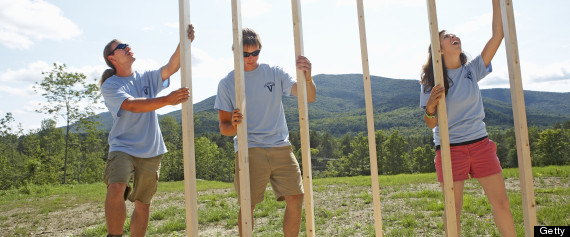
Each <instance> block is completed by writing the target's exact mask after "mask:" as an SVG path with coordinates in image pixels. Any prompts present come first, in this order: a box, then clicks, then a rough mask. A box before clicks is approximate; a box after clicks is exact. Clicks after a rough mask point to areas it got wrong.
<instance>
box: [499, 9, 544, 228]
mask: <svg viewBox="0 0 570 237" xmlns="http://www.w3.org/2000/svg"><path fill="white" fill-rule="evenodd" d="M500 2H501V17H502V21H503V32H504V35H505V49H506V51H507V52H506V53H507V63H508V68H509V81H510V86H511V100H512V106H513V118H514V122H515V124H514V126H515V137H516V143H517V157H518V164H519V179H520V188H521V195H522V206H523V215H524V229H525V236H534V226H536V225H537V220H536V202H535V199H534V185H533V180H532V179H533V177H532V163H531V157H530V144H529V138H528V125H527V120H526V109H525V104H524V94H523V88H522V76H521V66H520V61H519V50H518V43H517V33H516V29H515V17H514V13H513V4H512V1H511V0H501V1H500Z"/></svg>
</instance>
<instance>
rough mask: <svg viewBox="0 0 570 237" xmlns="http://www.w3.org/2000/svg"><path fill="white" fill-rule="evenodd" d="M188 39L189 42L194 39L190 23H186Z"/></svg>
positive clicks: (192, 27)
mask: <svg viewBox="0 0 570 237" xmlns="http://www.w3.org/2000/svg"><path fill="white" fill-rule="evenodd" d="M187 32H188V39H190V42H193V41H194V26H193V25H192V24H190V25H188V30H187Z"/></svg>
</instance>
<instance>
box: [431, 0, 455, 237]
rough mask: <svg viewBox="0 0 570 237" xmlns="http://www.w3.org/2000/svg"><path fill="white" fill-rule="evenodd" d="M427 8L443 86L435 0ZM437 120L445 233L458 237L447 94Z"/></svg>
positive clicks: (437, 72)
mask: <svg viewBox="0 0 570 237" xmlns="http://www.w3.org/2000/svg"><path fill="white" fill-rule="evenodd" d="M427 6H428V18H429V29H430V34H431V54H432V61H433V71H434V72H435V84H436V85H443V83H444V81H443V80H444V78H443V65H442V61H441V46H440V44H439V29H438V23H437V11H436V8H435V0H427ZM437 118H438V122H437V124H438V127H439V144H440V148H441V150H440V151H441V163H442V166H443V196H444V198H445V216H446V218H445V221H446V227H447V228H446V230H445V233H446V235H447V236H458V233H457V228H456V227H457V225H458V224H459V223H457V220H456V219H455V218H456V215H455V197H454V196H455V195H454V190H453V176H452V171H451V152H450V150H449V148H450V147H449V128H448V127H447V126H448V125H447V124H448V123H447V105H446V103H445V93H444V94H443V96H442V98H441V100H440V101H439V104H438V105H437Z"/></svg>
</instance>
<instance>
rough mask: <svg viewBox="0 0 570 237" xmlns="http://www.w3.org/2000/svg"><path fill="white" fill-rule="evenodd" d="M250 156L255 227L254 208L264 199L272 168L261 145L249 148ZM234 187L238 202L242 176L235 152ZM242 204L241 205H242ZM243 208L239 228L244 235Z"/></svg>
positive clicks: (251, 196) (239, 216)
mask: <svg viewBox="0 0 570 237" xmlns="http://www.w3.org/2000/svg"><path fill="white" fill-rule="evenodd" d="M248 150H249V152H248V158H249V162H248V163H249V184H250V185H249V188H250V200H251V203H250V204H251V214H252V215H251V227H252V229H253V224H254V219H253V210H254V208H255V205H257V204H258V203H261V202H262V201H263V199H264V194H265V189H266V187H267V183H268V182H269V176H270V174H271V169H270V168H269V163H268V161H267V155H266V151H265V149H263V148H260V147H252V148H249V149H248ZM234 188H235V190H236V193H237V196H238V202H239V201H241V198H240V197H241V192H240V176H239V155H238V153H237V152H236V154H235V170H234ZM240 206H241V205H240ZM241 211H242V210H241V208H240V211H239V214H238V229H239V233H240V236H241V235H242V223H241Z"/></svg>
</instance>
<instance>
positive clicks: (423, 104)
mask: <svg viewBox="0 0 570 237" xmlns="http://www.w3.org/2000/svg"><path fill="white" fill-rule="evenodd" d="M430 94H431V93H430V92H429V91H428V92H427V93H424V85H421V88H420V108H422V109H426V104H427V101H428V99H429V96H430Z"/></svg>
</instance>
